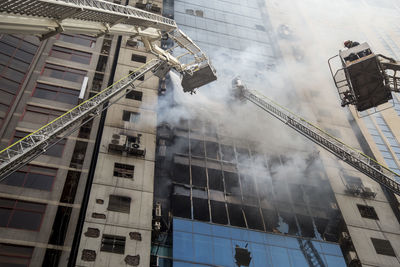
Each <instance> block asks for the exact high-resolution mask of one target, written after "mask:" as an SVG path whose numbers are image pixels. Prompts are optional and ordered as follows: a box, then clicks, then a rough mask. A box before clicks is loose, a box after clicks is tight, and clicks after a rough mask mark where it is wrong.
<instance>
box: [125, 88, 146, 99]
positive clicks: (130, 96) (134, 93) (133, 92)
mask: <svg viewBox="0 0 400 267" xmlns="http://www.w3.org/2000/svg"><path fill="white" fill-rule="evenodd" d="M142 96H143V92H140V91H136V90H130V91H129V93H127V94H126V96H125V97H126V98H128V99H133V100H137V101H142Z"/></svg>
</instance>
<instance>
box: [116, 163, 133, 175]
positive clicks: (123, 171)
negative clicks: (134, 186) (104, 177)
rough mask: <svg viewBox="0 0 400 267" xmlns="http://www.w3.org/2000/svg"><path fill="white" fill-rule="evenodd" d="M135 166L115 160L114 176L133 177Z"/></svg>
mask: <svg viewBox="0 0 400 267" xmlns="http://www.w3.org/2000/svg"><path fill="white" fill-rule="evenodd" d="M134 171H135V166H133V165H128V164H121V163H117V162H115V164H114V176H116V177H121V178H133V173H134Z"/></svg>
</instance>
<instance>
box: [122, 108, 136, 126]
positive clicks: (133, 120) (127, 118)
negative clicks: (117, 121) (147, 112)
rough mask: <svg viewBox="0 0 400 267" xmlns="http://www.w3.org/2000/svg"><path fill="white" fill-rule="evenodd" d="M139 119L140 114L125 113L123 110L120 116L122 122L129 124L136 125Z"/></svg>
mask: <svg viewBox="0 0 400 267" xmlns="http://www.w3.org/2000/svg"><path fill="white" fill-rule="evenodd" d="M139 118H140V113H138V112H133V111H127V110H124V111H123V114H122V120H123V121H127V122H131V123H137V122H138V121H139Z"/></svg>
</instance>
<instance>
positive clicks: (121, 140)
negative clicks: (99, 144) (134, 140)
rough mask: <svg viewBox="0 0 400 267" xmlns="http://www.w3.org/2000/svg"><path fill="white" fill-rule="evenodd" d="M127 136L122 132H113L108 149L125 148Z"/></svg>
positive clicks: (121, 149)
mask: <svg viewBox="0 0 400 267" xmlns="http://www.w3.org/2000/svg"><path fill="white" fill-rule="evenodd" d="M126 140H127V136H126V135H123V134H113V135H112V139H111V142H110V144H109V145H108V149H111V150H117V151H123V150H125V145H126Z"/></svg>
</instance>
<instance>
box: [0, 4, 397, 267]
mask: <svg viewBox="0 0 400 267" xmlns="http://www.w3.org/2000/svg"><path fill="white" fill-rule="evenodd" d="M110 2H114V3H117V4H122V5H131V6H134V7H137V8H140V9H145V10H147V11H150V12H154V13H157V14H163V15H164V16H166V17H170V18H174V19H175V20H176V22H177V24H178V25H179V28H181V29H182V30H183V31H184V32H185V33H186V34H187V35H188V36H189V37H191V38H192V39H193V40H194V41H195V42H196V43H197V44H198V45H199V46H200V47H201V48H202V49H204V50H205V51H206V52H207V54H209V55H210V58H211V60H212V61H213V63H214V65H215V66H216V68H217V71H218V81H217V82H216V83H214V84H212V85H210V86H208V87H206V88H200V89H199V91H200V92H199V93H198V94H197V95H196V94H195V95H183V93H182V92H181V91H182V89H181V88H180V87H179V85H178V84H179V82H177V81H178V79H177V76H176V74H174V73H172V72H171V73H170V74H168V75H167V76H166V78H164V79H161V80H159V79H158V78H156V77H155V76H152V75H151V73H148V74H146V75H145V76H144V77H143V78H141V79H139V80H138V81H136V82H135V84H134V86H132V88H131V89H130V90H129V92H127V93H126V94H125V95H122V96H119V97H116V98H115V99H113V100H112V101H111V102H114V101H115V103H114V104H113V105H112V106H111V107H110V108H108V109H107V111H104V112H102V114H101V116H99V117H97V118H95V119H94V120H93V121H90V122H88V123H86V124H83V125H81V126H80V128H79V129H78V130H77V131H76V132H74V133H72V134H71V135H70V136H69V137H68V138H67V139H60V141H59V142H58V143H57V144H56V145H55V146H54V147H53V148H51V149H49V150H48V151H46V152H45V153H44V154H43V155H41V156H40V157H38V158H36V159H35V160H34V161H32V162H30V163H29V165H27V166H24V167H23V168H21V169H20V170H18V171H16V172H15V173H13V174H12V175H10V176H9V177H7V178H6V179H5V180H2V181H0V183H1V184H0V214H1V219H0V223H1V224H0V265H1V266H3V265H4V266H67V265H69V266H149V265H150V266H160V267H161V266H172V265H173V266H346V265H349V266H400V263H399V255H400V250H399V248H400V212H399V199H398V197H397V196H394V195H393V194H392V193H390V192H388V191H386V190H385V189H384V188H382V187H381V186H380V185H379V184H377V183H376V182H374V181H372V180H371V179H370V178H368V177H366V176H364V175H363V174H360V173H359V172H357V171H356V170H354V169H353V168H352V167H349V166H347V165H345V164H344V163H343V162H340V161H339V160H338V159H337V158H335V157H333V156H331V155H329V154H328V153H327V152H325V151H323V150H322V149H321V148H319V147H317V146H316V145H314V144H313V143H311V142H308V141H305V140H304V139H303V137H302V136H299V135H298V134H297V133H295V132H291V130H289V129H286V127H285V126H284V125H280V124H279V123H278V122H275V121H274V119H273V118H272V117H271V118H269V117H268V115H267V114H266V113H265V112H264V111H262V110H258V109H257V108H256V107H253V106H252V104H251V103H240V102H239V101H237V100H235V99H234V96H232V95H231V94H230V87H231V80H232V78H234V77H235V76H237V75H240V76H241V78H242V80H243V81H244V82H245V83H246V84H247V86H248V87H249V88H252V89H257V90H260V91H261V92H262V93H264V94H266V95H268V96H271V97H272V98H274V99H276V100H278V102H281V103H283V104H284V105H286V106H288V107H290V109H292V110H294V111H295V112H298V113H301V114H303V115H304V116H305V117H306V118H307V119H308V120H310V121H313V122H317V123H318V124H319V125H320V126H321V127H322V128H323V129H325V130H326V131H327V132H329V133H331V134H332V135H334V136H336V137H338V138H340V139H342V140H344V141H345V142H346V143H348V144H350V145H352V146H353V147H355V148H357V149H359V150H362V151H364V153H366V154H368V155H370V156H372V157H375V158H376V159H377V160H378V161H379V162H382V163H384V164H387V166H388V167H390V168H391V169H393V170H394V171H396V172H400V170H399V169H400V165H399V164H400V158H399V156H400V145H399V143H398V140H400V135H399V125H400V124H399V123H398V121H399V116H400V111H399V108H398V106H396V105H395V107H394V108H392V109H388V110H385V111H382V112H380V113H376V114H373V115H371V116H368V117H362V118H360V117H359V116H358V115H359V114H357V113H355V112H354V110H352V109H350V110H347V109H341V108H340V107H339V106H340V103H339V100H337V101H336V99H338V98H337V96H336V92H335V90H334V88H333V85H332V84H331V82H330V81H331V80H330V79H331V78H330V77H329V75H328V74H327V73H323V72H321V71H320V70H321V69H322V68H324V69H326V70H327V72H328V67H327V65H326V60H327V59H328V57H329V56H331V55H330V54H329V53H331V52H332V51H335V50H337V49H338V48H337V47H338V46H339V45H340V42H339V41H340V40H341V38H343V39H346V38H350V37H348V35H347V34H348V33H346V30H348V31H349V32H350V33H351V34H353V36H354V38H358V39H360V40H361V39H363V40H365V41H368V42H369V43H370V44H371V45H372V46H373V47H374V48H376V49H377V51H379V53H382V54H386V55H388V56H392V57H394V58H400V48H399V47H398V46H397V45H396V41H397V39H399V38H400V37H399V35H398V27H397V26H396V24H394V23H391V22H392V21H396V18H397V15H396V14H397V13H398V12H399V8H400V7H399V6H398V4H396V3H392V2H391V1H382V2H381V1H379V4H377V2H376V1H372V0H368V1H367V0H356V1H351V2H352V3H350V4H349V3H346V1H345V0H339V1H334V3H328V2H329V1H319V0H311V1H292V0H281V1H275V0H247V1H239V0H214V1H204V0H197V1H195V0H176V1H174V0H164V1H161V0H159V1H144V0H126V1H118V0H114V1H110ZM353 2H354V3H353ZM382 3H383V4H382ZM343 7H346V12H345V14H347V15H349V14H351V12H356V11H360V10H363V11H365V10H366V11H371V10H375V9H379V11H380V12H385V14H387V21H388V22H387V23H386V24H384V23H383V22H382V23H379V24H376V25H375V26H374V27H372V26H371V25H369V24H364V23H366V21H367V20H368V19H365V18H364V17H361V16H357V14H355V15H354V17H356V18H357V19H355V20H354V21H356V22H357V23H354V25H353V24H351V23H350V22H349V21H352V20H348V19H347V18H344V19H343V20H342V21H337V16H335V15H332V13H333V12H334V11H337V12H339V11H343ZM341 8H342V9H341ZM327 9H329V12H327V11H326V10H327ZM343 12H344V11H343ZM396 12H397V13H396ZM350 18H352V17H351V16H350ZM350 24H351V27H350V26H349V25H350ZM380 27H382V28H380ZM328 28H329V30H327V29H328ZM331 35H335V36H336V37H335V38H333V37H331ZM328 37H329V38H328ZM324 38H325V39H327V40H326V41H322V40H321V39H324ZM161 42H162V47H163V48H169V47H171V46H172V45H173V44H172V43H171V42H170V40H162V41H161ZM152 58H154V56H153V55H152V54H150V53H147V52H146V51H145V48H144V45H143V43H142V42H140V41H139V40H137V39H135V38H134V37H127V36H126V37H121V36H111V35H108V34H105V35H103V36H100V37H98V38H95V37H93V36H89V35H69V34H64V33H61V34H58V35H56V36H54V37H51V38H49V39H46V40H45V41H42V42H39V41H38V39H37V38H36V37H33V36H17V35H1V36H0V68H1V69H0V73H1V75H0V96H1V97H0V108H1V109H0V119H1V121H0V136H1V140H0V141H1V146H2V147H6V146H7V145H9V144H11V143H12V142H15V141H16V140H18V139H20V138H22V137H23V136H25V135H26V134H27V133H29V132H32V131H33V130H35V129H38V128H39V127H40V126H42V125H44V124H46V123H48V122H50V121H51V120H53V119H54V118H56V117H57V116H59V115H61V114H63V113H64V112H65V111H67V110H69V109H71V108H72V107H74V106H75V105H76V104H78V103H79V102H80V101H82V100H83V99H87V98H89V97H90V96H92V95H94V94H96V93H97V92H99V91H101V90H102V89H104V88H106V87H107V86H108V85H110V84H112V83H113V82H115V81H118V80H119V79H121V78H122V77H125V76H126V75H128V74H129V73H131V72H134V71H135V69H136V68H138V67H140V66H141V65H143V64H145V63H146V62H149V60H151V59H152ZM80 96H83V97H80ZM399 100H400V98H397V95H396V96H395V97H394V102H395V103H396V104H397V105H399V103H398V102H399ZM368 112H369V111H368ZM370 113H372V112H370ZM363 115H365V114H363ZM127 148H128V149H127Z"/></svg>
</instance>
